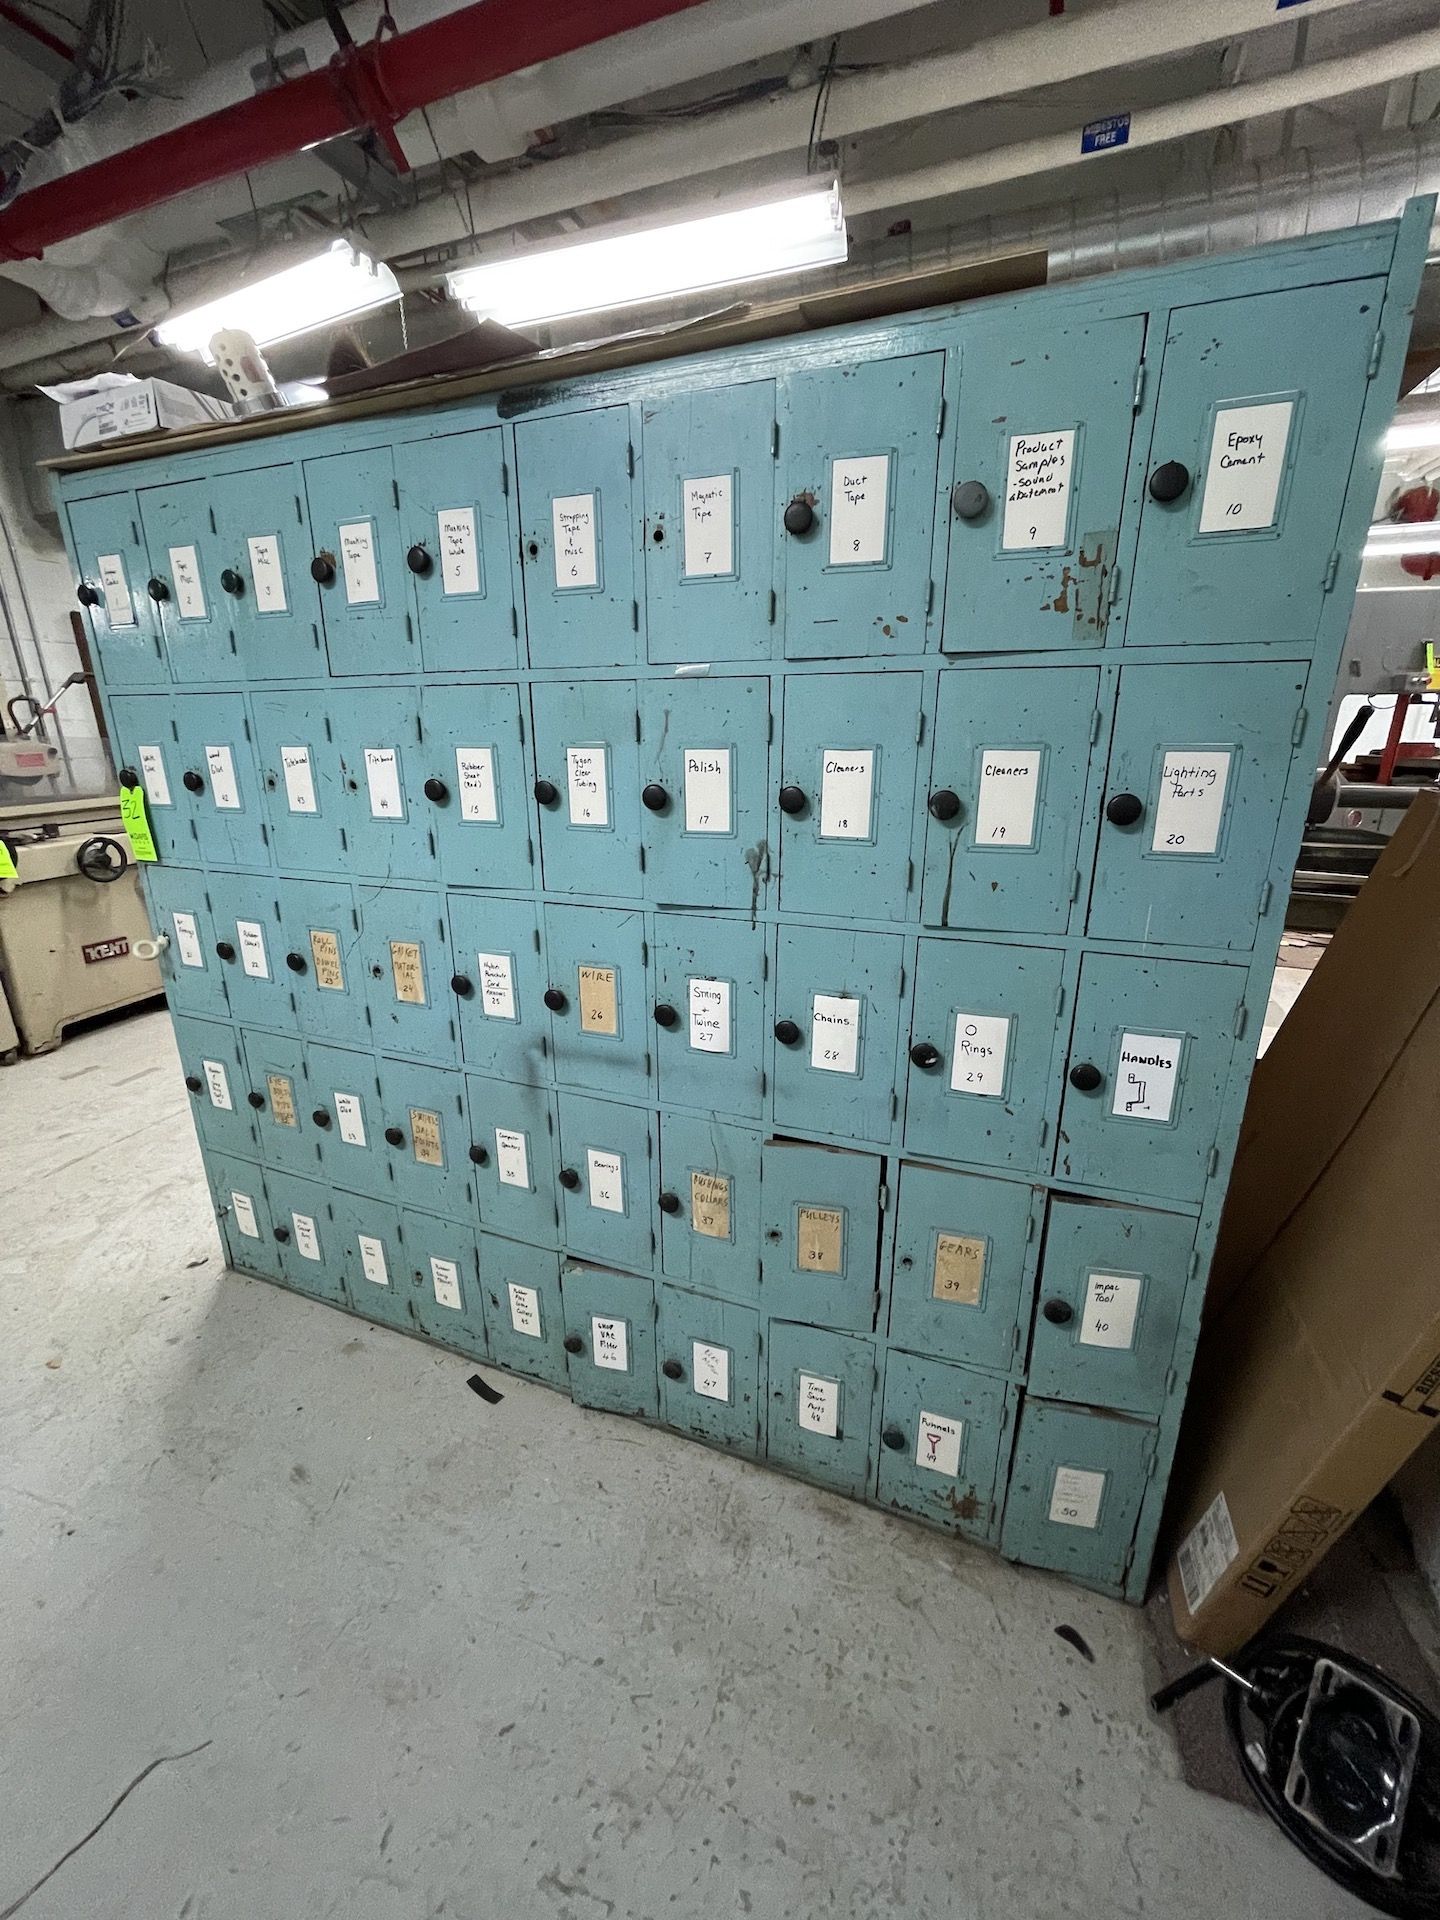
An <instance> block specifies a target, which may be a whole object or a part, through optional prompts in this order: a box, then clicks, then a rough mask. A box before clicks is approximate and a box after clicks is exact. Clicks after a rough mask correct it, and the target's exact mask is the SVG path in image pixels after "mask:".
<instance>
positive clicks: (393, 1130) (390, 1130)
mask: <svg viewBox="0 0 1440 1920" xmlns="http://www.w3.org/2000/svg"><path fill="white" fill-rule="evenodd" d="M385 1138H386V1140H387V1141H388V1142H389V1144H390V1145H391V1146H392V1147H403V1146H404V1144H405V1136H404V1134H403V1133H402V1132H401V1131H400V1129H399V1127H386V1129H385Z"/></svg>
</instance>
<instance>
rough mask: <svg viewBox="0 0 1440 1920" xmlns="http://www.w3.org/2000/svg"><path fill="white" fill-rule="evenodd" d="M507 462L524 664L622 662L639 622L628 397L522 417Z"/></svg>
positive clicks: (633, 650)
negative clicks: (511, 472)
mask: <svg viewBox="0 0 1440 1920" xmlns="http://www.w3.org/2000/svg"><path fill="white" fill-rule="evenodd" d="M515 464H516V467H517V469H518V471H519V475H520V557H521V561H522V563H523V567H524V577H525V619H526V625H527V629H528V631H529V635H530V664H531V666H532V667H623V666H629V665H630V664H631V662H633V661H634V660H635V659H636V657H637V654H638V649H639V626H640V605H639V600H638V598H637V592H638V589H637V584H636V575H635V513H634V509H633V506H632V503H631V492H632V486H633V479H632V476H633V474H634V471H635V449H634V446H633V444H632V442H631V439H630V409H629V407H628V406H617V407H596V408H593V409H591V410H590V411H589V412H586V413H565V414H561V415H559V416H558V417H557V418H555V419H551V420H527V421H524V422H522V423H521V425H519V426H518V427H516V429H515Z"/></svg>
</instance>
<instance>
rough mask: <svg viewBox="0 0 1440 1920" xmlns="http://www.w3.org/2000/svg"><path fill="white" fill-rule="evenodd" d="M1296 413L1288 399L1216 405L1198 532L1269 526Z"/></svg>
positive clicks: (1283, 471)
mask: <svg viewBox="0 0 1440 1920" xmlns="http://www.w3.org/2000/svg"><path fill="white" fill-rule="evenodd" d="M1294 412H1295V404H1294V402H1293V401H1291V400H1271V401H1262V402H1261V403H1260V404H1259V405H1258V406H1249V407H1221V409H1220V410H1219V412H1218V413H1217V414H1216V415H1215V427H1214V431H1213V432H1212V433H1211V435H1210V459H1209V462H1208V464H1207V465H1206V468H1205V495H1204V498H1203V499H1202V500H1201V502H1200V526H1199V531H1200V532H1201V533H1245V532H1247V531H1250V530H1251V529H1253V528H1255V527H1273V526H1274V524H1275V508H1276V504H1277V503H1278V501H1279V498H1280V482H1281V480H1282V479H1283V477H1284V474H1285V449H1286V447H1287V446H1288V445H1289V441H1290V422H1291V419H1292V417H1293V416H1294Z"/></svg>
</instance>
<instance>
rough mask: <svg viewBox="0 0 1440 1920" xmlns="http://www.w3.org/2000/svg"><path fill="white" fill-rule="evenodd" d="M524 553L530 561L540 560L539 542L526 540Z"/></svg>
mask: <svg viewBox="0 0 1440 1920" xmlns="http://www.w3.org/2000/svg"><path fill="white" fill-rule="evenodd" d="M525 551H526V553H528V554H529V556H530V558H531V559H532V560H538V559H539V558H540V542H539V541H538V540H527V541H526V542H525Z"/></svg>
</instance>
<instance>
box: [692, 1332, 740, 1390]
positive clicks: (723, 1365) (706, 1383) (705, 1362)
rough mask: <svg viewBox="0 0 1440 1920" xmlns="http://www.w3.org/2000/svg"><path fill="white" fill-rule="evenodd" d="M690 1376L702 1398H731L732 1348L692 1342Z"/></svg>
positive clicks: (705, 1342) (703, 1341) (699, 1341)
mask: <svg viewBox="0 0 1440 1920" xmlns="http://www.w3.org/2000/svg"><path fill="white" fill-rule="evenodd" d="M690 1378H691V1381H692V1382H693V1383H694V1387H695V1391H696V1393H698V1394H699V1395H700V1397H701V1399H702V1400H724V1401H726V1402H728V1401H729V1399H730V1349H729V1348H728V1347H715V1346H711V1345H710V1343H709V1342H708V1341H706V1340H692V1341H691V1342H690Z"/></svg>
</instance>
